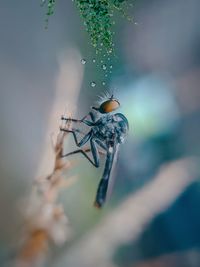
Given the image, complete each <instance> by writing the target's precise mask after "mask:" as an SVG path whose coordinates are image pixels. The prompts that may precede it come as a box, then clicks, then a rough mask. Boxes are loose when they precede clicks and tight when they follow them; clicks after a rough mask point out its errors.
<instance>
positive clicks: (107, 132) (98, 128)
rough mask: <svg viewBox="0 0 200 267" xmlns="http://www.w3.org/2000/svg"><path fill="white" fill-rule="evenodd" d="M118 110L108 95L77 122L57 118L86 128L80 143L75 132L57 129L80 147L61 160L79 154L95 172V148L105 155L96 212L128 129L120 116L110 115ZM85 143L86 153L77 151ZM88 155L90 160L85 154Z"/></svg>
mask: <svg viewBox="0 0 200 267" xmlns="http://www.w3.org/2000/svg"><path fill="white" fill-rule="evenodd" d="M119 107H120V103H119V101H118V100H117V99H115V98H114V97H113V95H112V96H110V97H107V99H105V100H104V101H103V102H102V103H100V104H99V107H92V108H91V109H92V110H91V111H90V112H89V114H88V115H86V116H85V117H83V118H82V119H81V120H77V119H72V118H65V117H62V118H61V119H62V120H65V121H72V122H75V123H83V124H86V125H87V126H89V129H90V130H89V132H88V133H87V134H85V135H84V137H83V138H82V139H81V140H80V141H78V138H77V135H78V133H80V130H79V129H78V128H72V129H66V128H61V129H60V130H61V131H65V132H70V133H72V134H73V137H74V140H75V143H76V145H77V147H80V149H78V150H75V151H72V152H70V153H67V154H65V155H63V157H67V156H70V155H73V154H77V153H82V154H83V155H84V156H85V157H86V158H87V159H88V160H89V161H90V162H91V163H92V164H93V165H94V166H95V167H97V168H98V167H99V154H100V152H99V148H101V149H102V150H103V151H104V152H105V153H104V154H105V155H106V161H105V168H104V172H103V176H102V178H101V180H100V183H99V186H98V189H97V193H96V199H95V203H94V205H95V206H96V207H98V208H101V207H102V206H103V204H104V203H105V201H106V198H107V195H108V191H109V185H110V184H111V177H112V171H113V167H114V163H115V161H116V158H117V153H118V149H119V146H120V144H121V143H123V142H124V140H125V138H126V135H127V133H128V129H129V125H128V120H127V118H126V117H125V116H124V115H123V114H121V113H114V111H115V110H116V109H118V108H119ZM87 142H89V143H90V149H89V150H88V151H86V150H84V149H81V147H83V145H85V144H86V143H87ZM89 151H91V154H92V158H90V157H89V156H88V154H87V152H89Z"/></svg>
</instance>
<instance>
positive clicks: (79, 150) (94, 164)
mask: <svg viewBox="0 0 200 267" xmlns="http://www.w3.org/2000/svg"><path fill="white" fill-rule="evenodd" d="M87 152H90V150H89V151H87ZM78 153H81V154H82V155H83V156H84V157H86V158H87V159H88V160H89V162H90V163H92V165H93V166H95V167H96V168H98V167H99V165H97V164H96V163H95V162H93V160H92V159H91V158H90V157H89V156H88V155H87V153H86V151H84V150H83V149H78V150H75V151H72V152H70V153H67V154H66V155H63V156H62V157H68V156H71V155H74V154H78Z"/></svg>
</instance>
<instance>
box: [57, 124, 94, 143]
mask: <svg viewBox="0 0 200 267" xmlns="http://www.w3.org/2000/svg"><path fill="white" fill-rule="evenodd" d="M60 130H61V131H63V132H67V133H72V134H73V137H74V141H75V143H76V145H77V146H78V147H81V146H83V145H84V144H85V143H86V142H87V141H88V140H89V139H90V138H91V136H92V132H91V131H90V132H89V133H88V134H86V135H85V136H84V137H83V139H82V140H81V141H80V142H78V138H77V136H76V132H77V131H76V130H74V129H73V130H68V129H65V128H60Z"/></svg>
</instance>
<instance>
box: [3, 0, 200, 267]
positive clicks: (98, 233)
mask: <svg viewBox="0 0 200 267" xmlns="http://www.w3.org/2000/svg"><path fill="white" fill-rule="evenodd" d="M133 5H134V6H133V8H132V9H130V13H131V14H130V15H133V17H134V22H133V23H132V22H129V21H126V20H125V19H124V18H121V17H120V15H119V16H118V17H116V24H115V26H114V31H115V46H116V53H117V56H118V58H117V59H114V60H113V62H112V66H113V68H112V73H111V74H110V75H109V76H108V77H107V78H106V85H105V86H103V85H102V81H103V78H102V70H100V69H99V68H98V66H97V64H94V63H93V62H92V59H93V58H94V51H93V48H92V47H91V46H90V41H89V38H88V35H87V33H86V32H85V30H84V26H83V22H82V20H81V19H80V17H79V14H78V11H77V9H76V8H75V6H74V3H73V2H72V1H67V0H60V1H58V3H57V4H56V10H55V14H54V15H53V16H52V17H51V18H50V21H49V25H48V29H47V30H46V29H45V12H46V10H45V8H41V7H40V1H25V0H20V1H11V0H7V1H1V2H0V123H1V131H0V151H1V156H0V168H1V170H0V177H1V179H0V266H4V265H5V266H8V265H7V263H8V261H9V259H10V257H12V255H13V254H15V252H14V248H15V246H16V245H17V244H18V242H19V241H18V240H20V235H21V228H23V209H22V206H23V205H22V204H21V202H22V200H23V199H24V198H25V197H27V195H28V194H29V192H30V191H31V188H32V184H33V182H34V179H35V178H36V177H40V176H43V175H46V174H48V172H49V171H50V170H51V168H52V164H53V151H52V146H51V135H52V133H53V134H56V133H57V132H58V127H59V125H60V121H59V120H60V116H61V115H62V114H63V113H64V112H65V110H66V111H67V112H70V113H72V114H74V116H75V117H79V118H80V117H83V116H84V115H85V114H87V112H88V110H89V108H90V106H91V105H93V104H94V102H95V101H96V100H97V95H98V94H99V93H101V92H104V90H105V89H106V90H108V91H111V90H114V93H115V96H116V98H118V99H119V100H120V102H121V108H120V112H122V113H124V114H125V115H126V116H127V118H128V120H129V123H130V131H129V136H128V138H127V140H126V142H125V144H124V145H122V146H121V149H120V154H119V160H118V163H117V166H116V183H115V186H114V190H113V194H112V197H111V199H110V200H109V202H108V203H106V205H105V207H104V208H103V210H101V211H99V210H96V209H95V208H94V207H93V201H94V197H95V193H96V188H97V185H98V182H99V179H100V177H101V174H102V171H103V160H102V167H101V168H100V169H99V170H97V169H95V168H94V167H93V166H90V164H89V163H88V162H87V161H86V160H85V159H84V158H83V157H81V156H75V158H76V160H77V162H78V164H76V167H75V168H72V169H71V170H70V171H68V172H66V177H70V176H71V175H77V176H78V180H77V182H76V183H75V184H74V185H72V186H71V187H70V188H68V189H66V190H63V191H62V192H61V194H60V199H59V200H60V201H61V203H63V205H64V209H65V212H66V214H67V217H68V219H69V223H70V228H71V230H72V232H73V234H72V238H71V239H70V240H69V241H68V242H67V243H66V244H65V245H64V246H62V247H59V248H57V247H52V250H51V253H49V256H48V259H47V262H46V265H44V266H52V267H53V266H57V267H64V266H73V267H74V266H77V267H78V266H82V267H83V266H87V267H89V266H91V267H94V266H99V267H100V266H101V267H111V266H112V267H114V266H115V267H129V266H136V267H147V266H150V267H165V266H170V267H196V266H199V265H200V252H199V247H200V234H199V228H200V211H199V202H200V183H199V162H200V161H199V156H200V155H199V154H200V138H199V136H200V90H199V84H200V53H199V44H200V30H199V29H200V17H199V9H200V2H199V0H190V1H183V0H168V1H162V0H151V1H148V0H135V1H133ZM82 58H84V59H86V64H84V65H83V64H81V59H82ZM92 81H95V83H96V86H95V87H92V86H91V85H90V83H91V82H92ZM71 141H72V139H71V137H69V140H68V139H67V140H66V151H68V150H69V151H70V150H72V149H73V143H72V142H71Z"/></svg>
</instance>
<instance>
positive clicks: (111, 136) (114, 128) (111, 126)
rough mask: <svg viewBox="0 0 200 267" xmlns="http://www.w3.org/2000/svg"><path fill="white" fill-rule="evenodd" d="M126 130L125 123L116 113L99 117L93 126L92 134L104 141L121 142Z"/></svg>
mask: <svg viewBox="0 0 200 267" xmlns="http://www.w3.org/2000/svg"><path fill="white" fill-rule="evenodd" d="M127 130H128V129H127V125H126V123H125V122H124V121H123V120H122V119H121V118H119V117H118V116H117V115H116V114H113V115H110V114H109V115H106V116H103V117H101V118H100V119H99V120H98V121H97V123H96V125H95V126H94V127H93V133H94V135H95V136H96V137H97V138H98V139H100V140H102V141H105V142H106V143H110V142H111V143H112V142H114V141H117V143H123V141H124V139H125V136H126V134H127Z"/></svg>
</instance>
